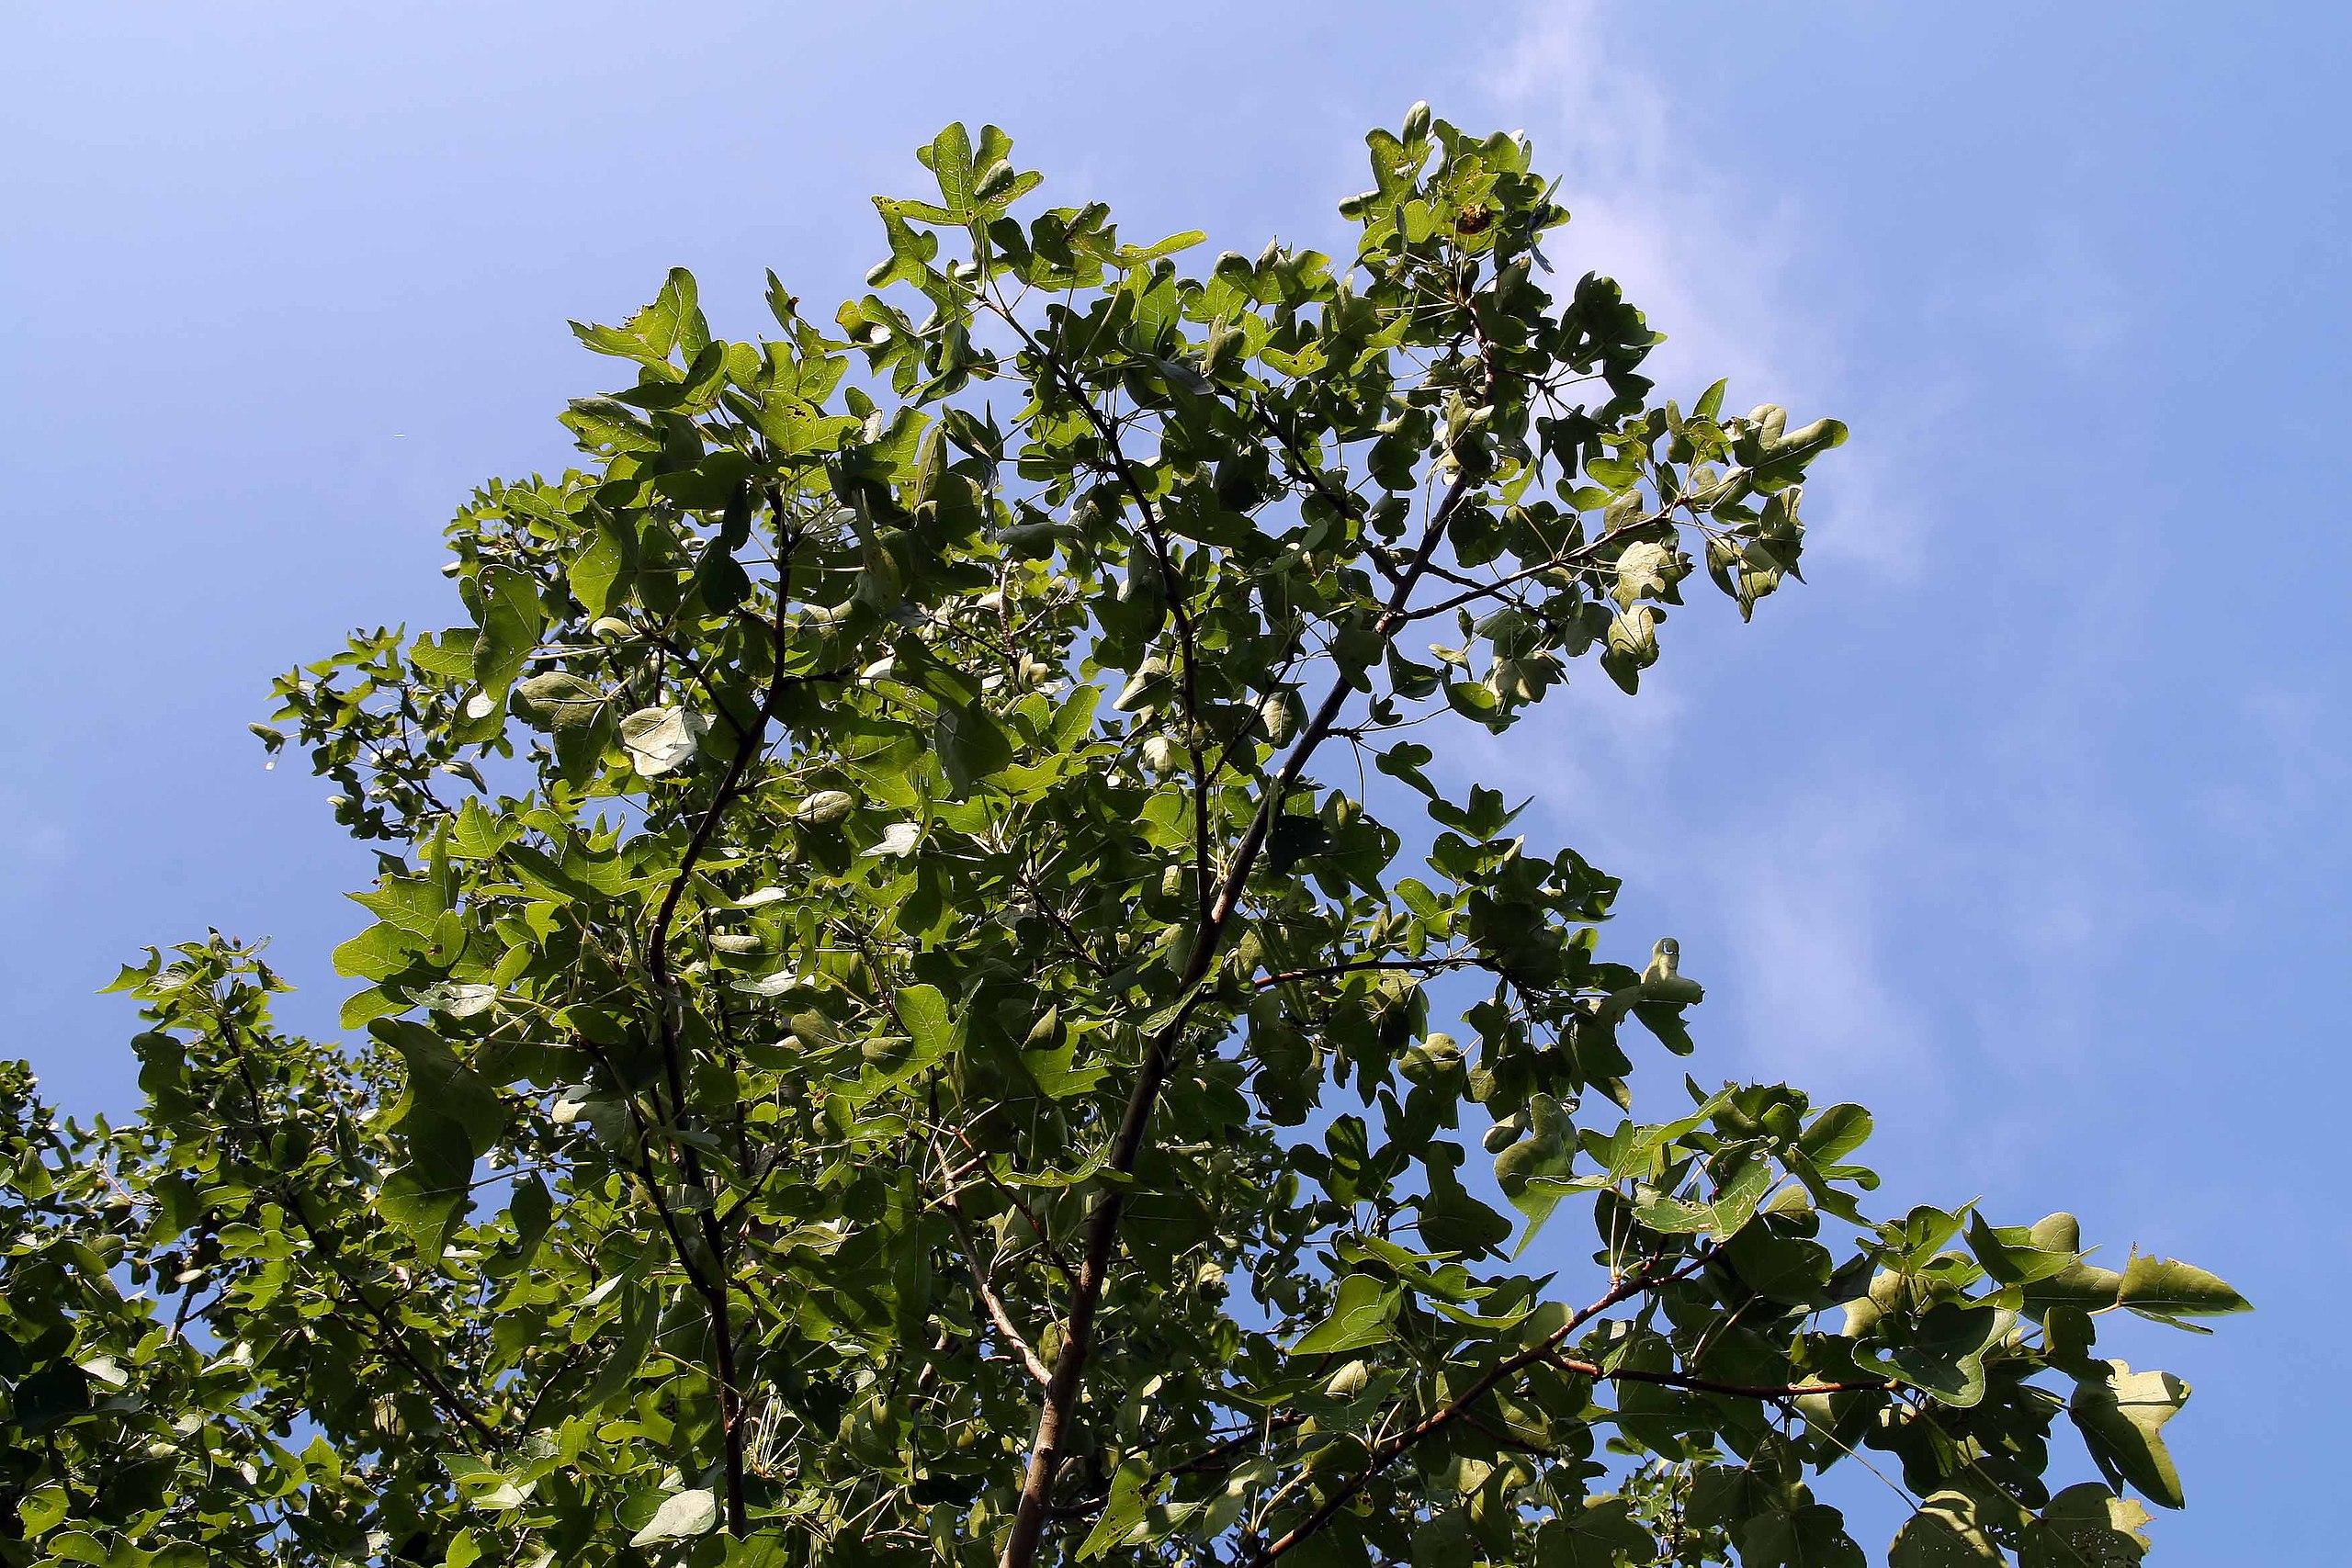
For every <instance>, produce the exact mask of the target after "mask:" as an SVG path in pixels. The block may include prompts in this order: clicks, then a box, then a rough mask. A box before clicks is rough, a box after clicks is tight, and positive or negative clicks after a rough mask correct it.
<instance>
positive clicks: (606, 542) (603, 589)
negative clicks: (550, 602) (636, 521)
mask: <svg viewBox="0 0 2352 1568" xmlns="http://www.w3.org/2000/svg"><path fill="white" fill-rule="evenodd" d="M637 554H638V546H637V530H636V529H635V528H634V527H632V526H631V525H629V524H628V522H627V521H625V520H624V519H623V518H621V517H620V516H617V515H615V514H612V513H605V514H604V515H600V516H599V517H598V518H597V519H596V525H595V528H594V531H593V532H592V533H591V534H590V535H589V536H588V543H587V546H586V547H585V548H583V549H582V551H581V552H580V553H579V554H578V555H576V556H574V557H572V558H571V566H569V567H567V568H566V569H565V570H564V581H565V582H566V583H567V584H568V585H569V586H570V587H571V596H572V597H573V598H575V599H577V600H579V601H580V607H581V608H582V610H583V611H585V612H586V613H587V615H588V616H589V618H590V619H592V620H593V619H595V618H597V617H599V616H604V615H610V614H612V612H613V610H614V607H615V606H616V605H617V604H620V603H621V601H622V600H624V599H625V598H627V597H628V584H627V581H625V580H626V579H627V578H628V577H629V576H631V575H632V574H634V573H635V571H636V570H637ZM616 591H617V592H616Z"/></svg>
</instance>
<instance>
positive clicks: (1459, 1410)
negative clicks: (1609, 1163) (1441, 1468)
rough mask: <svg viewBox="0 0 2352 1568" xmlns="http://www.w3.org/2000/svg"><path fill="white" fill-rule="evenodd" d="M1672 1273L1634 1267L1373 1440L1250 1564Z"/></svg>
mask: <svg viewBox="0 0 2352 1568" xmlns="http://www.w3.org/2000/svg"><path fill="white" fill-rule="evenodd" d="M1707 1256H1709V1255H1708V1254H1706V1253H1702V1254H1701V1255H1700V1258H1699V1259H1698V1261H1701V1262H1703V1261H1704V1259H1705V1258H1707ZM1685 1267H1686V1269H1688V1268H1691V1267H1696V1263H1693V1264H1691V1265H1686V1266H1685ZM1677 1272H1679V1271H1677ZM1673 1278H1675V1273H1674V1272H1669V1273H1667V1274H1664V1275H1655V1274H1652V1273H1651V1272H1649V1271H1648V1270H1646V1269H1635V1270H1634V1272H1632V1273H1630V1274H1628V1275H1626V1276H1625V1277H1624V1278H1623V1279H1622V1280H1618V1281H1617V1283H1616V1284H1614V1285H1612V1286H1611V1287H1610V1289H1609V1292H1608V1293H1607V1294H1606V1295H1603V1296H1602V1297H1601V1298H1600V1300H1599V1301H1596V1302H1594V1303H1592V1304H1591V1305H1590V1306H1588V1307H1586V1308H1584V1309H1583V1310H1582V1311H1580V1312H1577V1313H1574V1314H1570V1316H1569V1318H1568V1320H1567V1321H1566V1323H1564V1324H1562V1325H1560V1326H1559V1327H1558V1328H1556V1329H1555V1330H1553V1331H1552V1332H1551V1333H1550V1334H1548V1335H1546V1336H1544V1338H1542V1339H1541V1340H1539V1341H1537V1342H1536V1343H1535V1344H1533V1345H1531V1346H1529V1347H1528V1348H1526V1349H1523V1350H1521V1351H1520V1352H1518V1353H1517V1354H1516V1355H1512V1356H1507V1357H1505V1358H1504V1359H1502V1360H1500V1361H1498V1362H1496V1363H1495V1365H1494V1366H1493V1367H1492V1368H1490V1369H1488V1371H1487V1373H1486V1375H1485V1376H1483V1377H1481V1378H1480V1379H1479V1380H1478V1381H1477V1382H1474V1383H1472V1384H1471V1385H1470V1386H1469V1388H1467V1389H1466V1390H1464V1392H1463V1393H1461V1394H1460V1395H1459V1396H1457V1397H1456V1398H1454V1399H1453V1400H1451V1401H1449V1402H1448V1403H1446V1404H1441V1405H1439V1406H1438V1407H1437V1408H1436V1409H1435V1410H1432V1411H1430V1413H1429V1414H1428V1415H1427V1416H1422V1417H1421V1418H1420V1419H1419V1421H1416V1422H1414V1423H1413V1424H1412V1425H1411V1426H1410V1427H1406V1428H1405V1429H1404V1430H1403V1431H1401V1432H1398V1433H1397V1434H1395V1435H1394V1436H1392V1437H1390V1438H1385V1439H1384V1440H1383V1441H1381V1442H1380V1443H1378V1444H1376V1445H1374V1448H1373V1450H1372V1458H1371V1460H1370V1461H1368V1462H1367V1463H1366V1464H1365V1465H1364V1467H1363V1469H1362V1470H1360V1471H1358V1472H1356V1473H1355V1474H1353V1475H1351V1476H1350V1477H1349V1478H1348V1479H1347V1480H1346V1481H1343V1482H1341V1483H1340V1484H1339V1485H1338V1486H1337V1487H1336V1488H1334V1489H1333V1490H1332V1493H1331V1495H1329V1497H1326V1498H1325V1499H1323V1501H1322V1503H1321V1504H1320V1505H1319V1506H1317V1508H1316V1510H1315V1511H1314V1512H1313V1513H1311V1514H1309V1515H1307V1516H1306V1518H1305V1519H1303V1520H1301V1521H1300V1522H1299V1523H1297V1524H1295V1525H1294V1526H1292V1527H1291V1528H1290V1529H1288V1530H1286V1531H1285V1532H1283V1535H1282V1536H1281V1537H1280V1538H1279V1539H1277V1540H1274V1541H1273V1542H1272V1544H1271V1545H1269V1546H1268V1547H1267V1548H1266V1549H1265V1550H1264V1551H1261V1552H1259V1553H1258V1554H1257V1555H1256V1556H1255V1557H1252V1558H1251V1559H1250V1562H1249V1564H1248V1568H1264V1565H1265V1564H1266V1563H1269V1562H1273V1561H1274V1560H1275V1559H1276V1558H1278V1557H1282V1556H1283V1555H1285V1554H1286V1553H1288V1552H1289V1551H1291V1549H1292V1548H1294V1547H1295V1546H1297V1545H1299V1544H1300V1543H1301V1542H1303V1541H1305V1540H1306V1539H1307V1538H1308V1537H1309V1536H1312V1535H1314V1534H1315V1533H1316V1532H1317V1530H1320V1529H1322V1528H1323V1527H1324V1526H1325V1525H1327V1524H1329V1523H1330V1522H1331V1517H1332V1516H1333V1515H1335V1514H1337V1513H1338V1512H1339V1511H1340V1509H1341V1508H1344V1507H1346V1506H1348V1503H1349V1502H1350V1501H1351V1499H1353V1498H1354V1496H1355V1495H1356V1494H1357V1493H1359V1492H1361V1491H1363V1489H1364V1488H1365V1487H1366V1486H1368V1485H1370V1484H1371V1483H1372V1481H1373V1479H1374V1477H1375V1476H1377V1475H1378V1474H1379V1473H1380V1472H1382V1471H1384V1470H1385V1469H1387V1468H1388V1466H1389V1464H1390V1463H1391V1462H1392V1461H1395V1460H1396V1459H1397V1456H1398V1455H1400V1454H1402V1453H1404V1452H1406V1451H1407V1450H1409V1449H1411V1448H1412V1447H1413V1446H1414V1445H1415V1444H1417V1443H1419V1442H1420V1441H1421V1440H1422V1439H1423V1438H1429V1437H1432V1436H1434V1435H1436V1434H1437V1433H1439V1432H1442V1431H1443V1430H1445V1428H1447V1427H1451V1426H1452V1425H1453V1423H1455V1422H1456V1421H1459V1420H1462V1419H1464V1417H1465V1416H1468V1415H1469V1414H1470V1407H1471V1406H1472V1405H1474V1404H1477V1403H1478V1401H1480V1400H1481V1399H1484V1398H1485V1397H1486V1396H1487V1394H1488V1393H1492V1392H1493V1391H1494V1390H1495V1388H1496V1387H1497V1386H1498V1385H1499V1384H1500V1383H1502V1382H1504V1381H1505V1380H1506V1379H1509V1378H1510V1377H1513V1376H1515V1375H1517V1374H1518V1373H1519V1372H1520V1371H1523V1370H1524V1369H1526V1368H1527V1367H1530V1366H1532V1365H1533V1364H1534V1363H1535V1362H1537V1361H1542V1360H1548V1359H1552V1355H1553V1352H1554V1351H1555V1350H1556V1349H1557V1348H1559V1347H1560V1346H1561V1345H1563V1344H1565V1343H1566V1341H1567V1339H1568V1337H1569V1336H1570V1335H1573V1334H1574V1333H1576V1332H1577V1330H1578V1329H1580V1328H1582V1327H1583V1326H1584V1325H1586V1324H1588V1323H1590V1322H1591V1321H1592V1320H1593V1319H1594V1318H1596V1317H1599V1316H1600V1314H1602V1313H1604V1312H1607V1311H1608V1310H1609V1309H1610V1308H1611V1307H1613V1306H1616V1305H1618V1304H1619V1303H1622V1302H1626V1301H1630V1300H1631V1299H1633V1298H1634V1296H1637V1295H1639V1294H1641V1293H1642V1292H1644V1291H1646V1290H1648V1289H1650V1288H1651V1287H1653V1286H1655V1285H1658V1284H1663V1283H1665V1282H1667V1281H1668V1280H1671V1279H1673Z"/></svg>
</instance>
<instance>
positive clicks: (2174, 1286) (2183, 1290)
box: [2116, 1254, 2254, 1317]
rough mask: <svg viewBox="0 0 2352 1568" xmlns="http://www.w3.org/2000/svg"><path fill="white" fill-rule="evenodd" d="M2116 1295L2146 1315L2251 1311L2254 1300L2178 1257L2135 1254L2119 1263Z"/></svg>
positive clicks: (2121, 1301) (2121, 1300)
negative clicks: (2248, 1298)
mask: <svg viewBox="0 0 2352 1568" xmlns="http://www.w3.org/2000/svg"><path fill="white" fill-rule="evenodd" d="M2116 1299H2117V1301H2118V1302H2120V1303H2121V1304H2122V1305H2124V1306H2128V1307H2130V1308H2131V1309H2132V1310H2133V1311H2134V1312H2137V1313H2141V1314H2144V1315H2147V1316H2150V1317H2217V1316H2221V1315H2223V1314H2229V1313H2235V1312H2252V1311H2253V1310H2254V1303H2251V1302H2249V1301H2247V1300H2246V1299H2245V1297H2244V1296H2242V1295H2240V1294H2238V1293H2237V1292H2235V1291H2233V1290H2232V1289H2230V1287H2229V1286H2228V1285H2227V1284H2225V1283H2224V1282H2223V1281H2222V1279H2221V1277H2220V1276H2219V1275H2217V1274H2209V1273H2207V1272H2206V1271H2205V1270H2204V1269H2199V1268H2197V1267H2195V1266H2194V1265H2192V1264H2188V1263H2183V1262H2181V1261H2180V1260H2179V1259H2178V1258H2149V1257H2145V1256H2141V1255H2137V1254H2135V1255H2134V1256H2133V1257H2132V1258H2131V1261H2130V1262H2129V1263H2127V1264H2125V1265H2124V1267H2123V1283H2122V1285H2121V1286H2120V1288H2119V1291H2118V1293H2117V1296H2116Z"/></svg>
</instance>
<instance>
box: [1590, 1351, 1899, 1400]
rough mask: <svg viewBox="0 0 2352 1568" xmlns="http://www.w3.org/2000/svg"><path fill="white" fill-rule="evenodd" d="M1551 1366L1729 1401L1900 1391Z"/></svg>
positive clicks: (1883, 1381)
mask: <svg viewBox="0 0 2352 1568" xmlns="http://www.w3.org/2000/svg"><path fill="white" fill-rule="evenodd" d="M1548 1359H1549V1360H1550V1361H1551V1363H1552V1364H1553V1365H1554V1366H1555V1367H1557V1368H1559V1369H1560V1370H1561V1371H1564V1372H1576V1373H1579V1374H1581V1375H1582V1376H1585V1377H1589V1378H1590V1379H1592V1380H1593V1381H1594V1382H1644V1383H1655V1384H1657V1386H1658V1387H1660V1388H1680V1389H1688V1390H1690V1391H1691V1393H1720V1394H1723V1395H1724V1396H1725V1397H1727V1398H1732V1399H1802V1398H1804V1396H1805V1395H1807V1394H1814V1393H1888V1392H1889V1391H1891V1390H1893V1389H1894V1388H1897V1387H1899V1386H1900V1385H1899V1384H1897V1383H1896V1382H1894V1380H1893V1379H1891V1378H1865V1379H1860V1380H1858V1381H1855V1382H1792V1383H1747V1382H1718V1381H1717V1380H1716V1379H1713V1378H1702V1377H1693V1376H1692V1375H1691V1374H1690V1373H1688V1372H1650V1371H1639V1370H1637V1369H1635V1368H1632V1367H1617V1368H1608V1367H1602V1366H1600V1365H1599V1364H1597V1363H1595V1362H1592V1361H1580V1360H1577V1359H1576V1358H1574V1357H1572V1356H1553V1357H1550V1358H1548Z"/></svg>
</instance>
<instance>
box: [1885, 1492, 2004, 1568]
mask: <svg viewBox="0 0 2352 1568" xmlns="http://www.w3.org/2000/svg"><path fill="white" fill-rule="evenodd" d="M2007 1561H2008V1559H2007V1558H2006V1557H2004V1556H2003V1555H2002V1554H2001V1549H2000V1548H1999V1547H1998V1546H1997V1545H1996V1544H1995V1543H1994V1540H1993V1538H1992V1536H1991V1535H1990V1534H1989V1533H1987V1531H1986V1529H1985V1524H1984V1522H1983V1521H1982V1520H1980V1519H1979V1518H1978V1517H1977V1516H1976V1500H1975V1499H1974V1498H1973V1497H1971V1496H1970V1495H1968V1494H1967V1493H1965V1492H1952V1491H1944V1492H1938V1493H1934V1494H1932V1495H1929V1496H1928V1497H1925V1498H1923V1499H1921V1501H1920V1504H1919V1511H1918V1512H1917V1513H1916V1514H1914V1515H1912V1516H1911V1517H1910V1518H1909V1519H1907V1520H1905V1522H1904V1526H1903V1528H1902V1529H1900V1530H1897V1531H1896V1532H1895V1536H1894V1544H1893V1545H1892V1546H1890V1547H1889V1548H1888V1549H1887V1553H1886V1562H1887V1568H1987V1565H1990V1568H2001V1564H2003V1563H2005V1562H2007Z"/></svg>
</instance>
